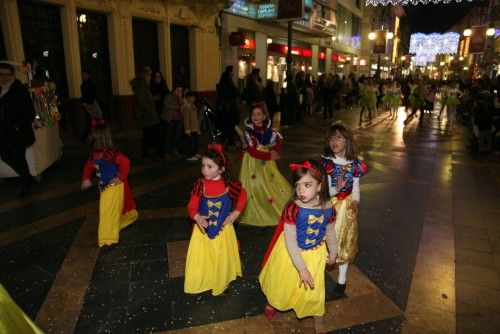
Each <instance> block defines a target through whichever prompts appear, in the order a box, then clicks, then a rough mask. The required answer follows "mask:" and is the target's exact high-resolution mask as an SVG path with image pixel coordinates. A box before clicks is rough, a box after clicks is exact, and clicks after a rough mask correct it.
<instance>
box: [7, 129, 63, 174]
mask: <svg viewBox="0 0 500 334" xmlns="http://www.w3.org/2000/svg"><path fill="white" fill-rule="evenodd" d="M34 132H35V138H36V141H35V143H34V144H33V145H32V146H30V147H28V148H27V149H26V161H27V162H28V166H29V169H30V173H31V175H33V176H34V177H40V175H41V174H42V172H43V171H44V170H46V169H47V168H48V167H50V166H51V165H52V164H53V163H54V162H56V161H57V160H59V159H60V158H61V155H62V152H61V148H62V142H61V139H60V138H59V126H58V125H57V123H56V124H52V125H47V126H44V127H42V128H36V129H35V130H34ZM18 176H19V175H18V174H17V173H16V172H15V171H14V170H13V169H12V168H11V167H10V166H9V165H7V164H6V163H5V162H3V161H2V160H1V159H0V178H7V177H18Z"/></svg>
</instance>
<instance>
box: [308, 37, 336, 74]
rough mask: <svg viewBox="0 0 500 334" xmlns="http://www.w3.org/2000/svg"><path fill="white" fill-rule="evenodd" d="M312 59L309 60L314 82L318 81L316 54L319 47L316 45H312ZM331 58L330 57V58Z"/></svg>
mask: <svg viewBox="0 0 500 334" xmlns="http://www.w3.org/2000/svg"><path fill="white" fill-rule="evenodd" d="M311 48H312V59H311V66H312V70H311V71H312V73H311V74H312V76H313V78H314V79H315V80H317V79H318V53H319V47H318V46H317V45H312V46H311ZM330 58H331V57H330Z"/></svg>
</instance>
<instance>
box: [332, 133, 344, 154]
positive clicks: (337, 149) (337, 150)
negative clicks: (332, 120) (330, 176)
mask: <svg viewBox="0 0 500 334" xmlns="http://www.w3.org/2000/svg"><path fill="white" fill-rule="evenodd" d="M346 146H347V139H346V138H345V137H344V136H343V135H342V134H341V133H340V132H338V131H337V132H336V133H335V135H333V136H332V137H330V149H331V150H332V152H333V153H334V154H335V156H337V157H344V156H345V151H346Z"/></svg>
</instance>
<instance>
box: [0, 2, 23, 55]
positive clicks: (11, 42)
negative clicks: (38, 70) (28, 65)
mask: <svg viewBox="0 0 500 334" xmlns="http://www.w3.org/2000/svg"><path fill="white" fill-rule="evenodd" d="M0 22H1V24H2V30H3V35H4V39H5V48H6V52H7V59H9V60H12V61H23V60H24V48H23V39H22V35H21V23H20V22H19V12H18V10H17V2H16V1H15V0H3V1H0Z"/></svg>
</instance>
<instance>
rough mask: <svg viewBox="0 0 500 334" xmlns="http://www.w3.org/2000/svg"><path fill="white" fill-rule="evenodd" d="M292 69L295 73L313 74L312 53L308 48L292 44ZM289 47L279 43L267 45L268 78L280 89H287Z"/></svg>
mask: <svg viewBox="0 0 500 334" xmlns="http://www.w3.org/2000/svg"><path fill="white" fill-rule="evenodd" d="M295 44H296V43H295ZM291 53H292V68H293V71H294V72H295V73H297V72H299V71H302V72H305V73H311V71H312V66H311V57H312V51H311V49H310V48H307V47H300V46H297V44H296V45H295V46H294V45H293V44H292V52H291ZM287 54H288V46H287V45H285V44H279V43H269V44H268V45H267V78H268V79H271V80H273V81H274V82H276V83H278V86H279V87H286V84H285V78H286V55H287Z"/></svg>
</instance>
